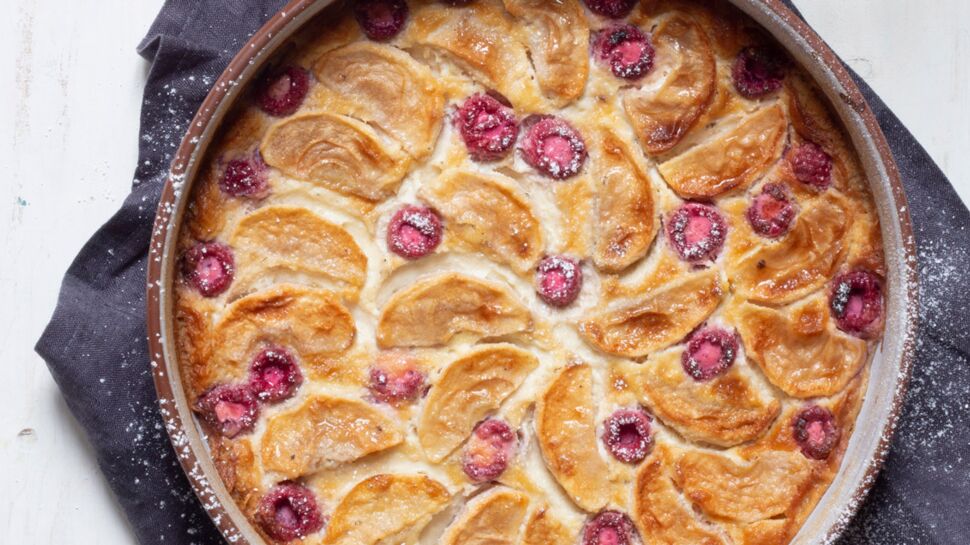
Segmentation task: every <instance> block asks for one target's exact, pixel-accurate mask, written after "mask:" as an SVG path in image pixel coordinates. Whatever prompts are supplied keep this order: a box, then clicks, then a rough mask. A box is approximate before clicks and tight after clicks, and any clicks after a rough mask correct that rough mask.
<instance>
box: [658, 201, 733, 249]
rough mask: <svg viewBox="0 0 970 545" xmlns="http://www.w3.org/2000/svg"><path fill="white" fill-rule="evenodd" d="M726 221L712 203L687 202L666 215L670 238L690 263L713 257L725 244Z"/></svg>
mask: <svg viewBox="0 0 970 545" xmlns="http://www.w3.org/2000/svg"><path fill="white" fill-rule="evenodd" d="M725 237H727V224H726V223H725V222H724V218H723V217H722V216H721V213H720V212H718V210H717V208H715V207H714V206H711V205H709V204H701V203H696V202H689V203H685V204H684V205H683V206H681V207H680V208H678V209H677V210H676V211H674V213H673V214H671V215H670V217H669V218H668V219H667V238H668V239H669V240H670V244H671V246H673V247H674V250H676V251H677V253H678V254H680V257H681V259H683V260H684V261H687V262H690V263H699V262H702V261H708V260H714V259H715V258H717V255H718V254H719V253H720V252H721V247H722V246H724V239H725Z"/></svg>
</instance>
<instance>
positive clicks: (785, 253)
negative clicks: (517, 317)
mask: <svg viewBox="0 0 970 545" xmlns="http://www.w3.org/2000/svg"><path fill="white" fill-rule="evenodd" d="M850 216H851V214H850V213H849V210H848V207H847V206H845V205H844V204H842V203H841V202H840V201H838V200H836V198H835V197H834V196H826V197H823V198H820V199H816V200H813V201H809V202H805V201H803V202H802V210H801V212H800V213H799V214H798V218H797V219H796V220H795V225H794V226H793V227H792V228H791V230H790V231H789V232H788V234H786V235H784V236H783V237H782V238H781V239H779V240H778V242H770V241H761V240H759V241H758V243H757V244H755V245H752V244H751V241H750V240H743V239H742V238H739V239H738V241H736V242H735V241H730V242H729V249H728V254H727V258H726V260H725V268H726V269H727V272H728V276H729V277H730V278H731V282H732V284H733V285H734V290H735V292H736V293H737V294H738V295H741V296H743V297H745V298H748V299H751V300H752V301H758V302H764V303H770V304H779V303H787V302H791V301H794V300H796V299H798V298H800V297H803V296H805V295H807V294H808V293H811V292H812V291H814V290H816V289H818V288H819V287H821V286H822V285H823V284H825V282H826V281H828V279H829V278H831V277H832V275H833V274H834V273H835V268H836V267H837V266H838V262H839V258H840V257H841V256H842V254H843V253H844V247H843V240H844V238H845V235H846V232H847V230H848V228H849V224H850V223H851V219H848V218H850ZM736 221H737V220H736ZM744 232H745V231H740V232H739V235H740V234H741V233H744ZM746 232H749V233H750V230H747V231H746ZM742 252H743V253H742Z"/></svg>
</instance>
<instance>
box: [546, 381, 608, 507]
mask: <svg viewBox="0 0 970 545" xmlns="http://www.w3.org/2000/svg"><path fill="white" fill-rule="evenodd" d="M595 402H596V401H595V397H594V394H593V371H592V369H591V368H590V366H589V365H587V364H574V365H569V366H568V367H566V368H564V369H563V370H562V371H561V372H560V373H559V375H558V376H557V377H556V378H555V379H554V380H553V381H552V382H551V383H550V384H549V386H548V387H547V388H546V391H545V393H544V394H542V397H540V398H539V402H538V404H537V407H536V435H537V436H538V439H539V446H540V447H541V448H542V456H543V458H544V459H545V460H546V465H547V466H548V467H549V471H551V472H552V474H553V476H555V478H556V480H557V481H558V482H559V485H560V486H562V487H563V489H564V490H565V491H566V493H567V494H568V495H569V497H570V498H572V500H573V501H574V502H576V504H577V505H579V506H580V507H582V508H583V509H586V510H587V511H592V512H596V511H598V510H599V509H601V508H603V507H604V506H605V505H606V504H607V503H608V502H609V501H610V490H609V487H608V481H609V478H608V477H609V473H610V470H609V466H607V464H606V461H605V460H603V458H602V456H600V454H599V452H598V450H597V448H596V441H597V439H596V420H595V413H594V407H595V405H594V404H595Z"/></svg>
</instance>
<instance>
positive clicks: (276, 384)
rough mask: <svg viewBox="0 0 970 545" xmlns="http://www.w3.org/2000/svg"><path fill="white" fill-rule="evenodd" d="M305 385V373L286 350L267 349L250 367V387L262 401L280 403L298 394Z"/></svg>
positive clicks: (254, 359)
mask: <svg viewBox="0 0 970 545" xmlns="http://www.w3.org/2000/svg"><path fill="white" fill-rule="evenodd" d="M301 384H303V373H301V372H300V367H299V366H298V365H297V364H296V358H294V357H293V355H292V354H290V353H289V352H288V351H287V350H286V349H285V348H281V347H279V346H274V347H271V348H267V349H265V350H263V351H262V352H260V353H259V354H257V355H256V357H255V358H253V362H252V364H250V366H249V386H250V387H251V388H252V389H253V392H255V393H256V397H258V398H259V400H260V401H263V402H266V403H279V402H280V401H285V400H287V399H289V398H291V397H293V394H294V393H296V389H297V388H299V387H300V385H301Z"/></svg>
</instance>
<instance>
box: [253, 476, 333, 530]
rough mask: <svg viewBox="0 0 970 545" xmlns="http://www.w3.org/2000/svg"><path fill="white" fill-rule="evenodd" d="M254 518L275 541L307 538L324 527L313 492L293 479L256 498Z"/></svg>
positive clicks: (322, 517)
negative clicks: (257, 502) (256, 504)
mask: <svg viewBox="0 0 970 545" xmlns="http://www.w3.org/2000/svg"><path fill="white" fill-rule="evenodd" d="M255 519H256V523H257V524H259V527H260V528H262V529H263V531H264V532H266V534H267V535H269V537H271V538H273V539H275V540H277V541H292V540H294V539H299V538H302V537H306V536H308V535H310V534H312V533H314V532H316V531H317V530H319V529H321V528H323V523H324V522H325V521H324V516H323V515H322V514H321V513H320V508H319V507H318V506H317V500H316V498H315V497H314V496H313V492H311V491H310V489H308V488H307V487H305V486H303V485H301V484H299V483H295V482H292V481H284V482H281V483H280V484H278V485H276V486H274V487H273V488H271V489H270V491H269V492H267V493H266V495H265V496H263V497H262V498H261V499H260V500H259V505H258V506H257V507H256V516H255Z"/></svg>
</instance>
